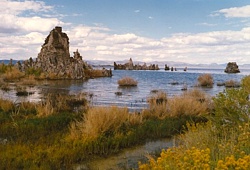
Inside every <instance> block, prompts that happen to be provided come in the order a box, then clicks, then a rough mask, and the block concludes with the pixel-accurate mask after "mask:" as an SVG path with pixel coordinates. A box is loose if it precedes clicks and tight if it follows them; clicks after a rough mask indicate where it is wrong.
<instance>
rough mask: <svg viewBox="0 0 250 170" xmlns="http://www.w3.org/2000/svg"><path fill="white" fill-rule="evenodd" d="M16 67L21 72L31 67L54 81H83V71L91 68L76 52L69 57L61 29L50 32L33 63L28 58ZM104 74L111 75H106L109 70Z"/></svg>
mask: <svg viewBox="0 0 250 170" xmlns="http://www.w3.org/2000/svg"><path fill="white" fill-rule="evenodd" d="M17 66H18V68H19V69H20V70H22V71H25V70H27V69H29V68H31V67H32V68H35V69H40V70H41V71H42V72H44V73H46V76H47V77H48V78H51V77H53V78H55V79H83V78H85V77H86V75H85V70H92V68H91V66H89V65H88V64H87V63H86V62H84V61H83V60H82V56H81V55H80V53H79V52H78V50H76V52H74V55H73V57H70V53H69V38H68V36H67V34H66V33H63V32H62V27H55V28H54V29H53V30H52V31H51V32H50V34H49V35H48V36H47V38H46V39H45V42H44V44H43V45H42V48H41V51H40V53H39V54H38V57H37V58H36V60H35V61H33V59H32V58H30V59H29V60H27V61H24V62H23V63H22V64H20V63H18V65H17ZM104 72H105V75H103V76H107V75H112V73H110V74H108V73H107V72H111V70H107V71H104Z"/></svg>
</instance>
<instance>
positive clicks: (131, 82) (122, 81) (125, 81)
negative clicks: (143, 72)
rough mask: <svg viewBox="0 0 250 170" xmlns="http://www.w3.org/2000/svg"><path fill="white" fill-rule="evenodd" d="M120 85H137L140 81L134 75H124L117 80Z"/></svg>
mask: <svg viewBox="0 0 250 170" xmlns="http://www.w3.org/2000/svg"><path fill="white" fill-rule="evenodd" d="M117 83H118V85H119V86H137V84H138V82H137V81H136V80H134V79H133V78H132V77H123V78H121V79H120V80H118V81H117Z"/></svg>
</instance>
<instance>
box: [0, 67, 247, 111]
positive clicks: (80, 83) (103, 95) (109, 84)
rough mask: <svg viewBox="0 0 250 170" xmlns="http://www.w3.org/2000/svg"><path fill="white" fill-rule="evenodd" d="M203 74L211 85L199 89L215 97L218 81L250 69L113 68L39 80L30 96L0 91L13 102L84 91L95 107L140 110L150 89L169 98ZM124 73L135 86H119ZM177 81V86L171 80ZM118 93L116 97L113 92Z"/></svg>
mask: <svg viewBox="0 0 250 170" xmlns="http://www.w3.org/2000/svg"><path fill="white" fill-rule="evenodd" d="M203 73H210V74H212V76H213V79H214V82H215V84H214V86H213V88H200V89H201V90H203V91H205V92H207V93H208V94H210V95H212V96H215V95H216V94H217V93H219V92H222V91H223V90H224V89H225V87H222V86H217V85H216V83H218V82H225V81H228V80H235V81H240V80H241V79H242V77H244V76H245V75H249V74H250V69H245V70H241V73H239V74H226V73H224V70H223V69H189V70H188V71H187V72H184V71H183V70H180V69H179V71H173V72H171V71H164V70H159V71H127V70H113V77H104V78H96V79H89V80H72V81H69V80H56V81H41V82H39V85H38V86H36V87H29V88H27V91H28V92H33V93H34V94H33V95H30V96H28V97H17V96H16V91H15V87H14V86H13V87H11V90H10V91H8V92H4V91H1V90H0V95H1V97H4V98H8V99H11V100H13V101H22V100H28V101H33V102H36V101H39V100H41V99H42V98H43V96H44V94H48V93H60V94H61V93H63V94H67V95H73V94H78V93H88V94H91V95H90V98H89V100H90V103H91V104H92V105H95V106H96V105H98V106H110V105H117V106H126V107H129V108H130V109H132V110H137V109H138V110H140V109H142V108H146V107H147V103H146V100H147V98H148V97H149V96H150V95H151V91H152V90H162V91H165V92H166V93H167V95H168V96H169V97H171V96H173V95H178V94H181V93H183V91H182V90H181V89H182V88H183V87H184V86H187V88H188V89H192V88H195V85H196V84H197V78H198V76H199V75H201V74H203ZM124 76H129V77H132V78H134V79H135V80H137V81H138V86H137V87H122V88H121V87H119V86H118V84H117V81H118V80H119V79H121V78H122V77H124ZM173 82H178V84H177V85H172V84H171V83H173ZM116 92H121V93H122V95H120V96H118V95H116V94H115V93H116Z"/></svg>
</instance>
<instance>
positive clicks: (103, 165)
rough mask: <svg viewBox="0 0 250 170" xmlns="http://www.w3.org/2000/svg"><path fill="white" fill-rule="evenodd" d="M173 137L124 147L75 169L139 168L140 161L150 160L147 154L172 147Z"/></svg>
mask: <svg viewBox="0 0 250 170" xmlns="http://www.w3.org/2000/svg"><path fill="white" fill-rule="evenodd" d="M173 144H174V140H173V139H161V140H157V141H150V142H147V143H146V144H145V145H142V146H137V147H133V148H129V149H124V150H123V151H122V152H120V153H119V154H116V155H114V156H111V157H108V158H102V159H97V160H94V161H91V162H90V163H87V164H82V165H75V167H74V169H75V170H80V169H81V170H82V169H85V170H86V169H89V170H90V169H91V170H122V169H124V170H125V169H132V168H133V169H137V168H138V162H139V161H141V162H142V163H145V162H146V161H147V160H148V157H147V155H155V154H156V153H157V154H159V153H160V152H161V151H162V149H167V148H169V147H172V146H173Z"/></svg>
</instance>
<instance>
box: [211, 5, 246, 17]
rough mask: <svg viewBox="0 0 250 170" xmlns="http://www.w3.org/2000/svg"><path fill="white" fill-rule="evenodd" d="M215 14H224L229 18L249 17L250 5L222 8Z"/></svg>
mask: <svg viewBox="0 0 250 170" xmlns="http://www.w3.org/2000/svg"><path fill="white" fill-rule="evenodd" d="M215 14H223V15H224V16H225V17H227V18H247V17H250V5H246V6H242V7H233V8H226V9H221V10H219V11H217V12H216V13H215Z"/></svg>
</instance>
